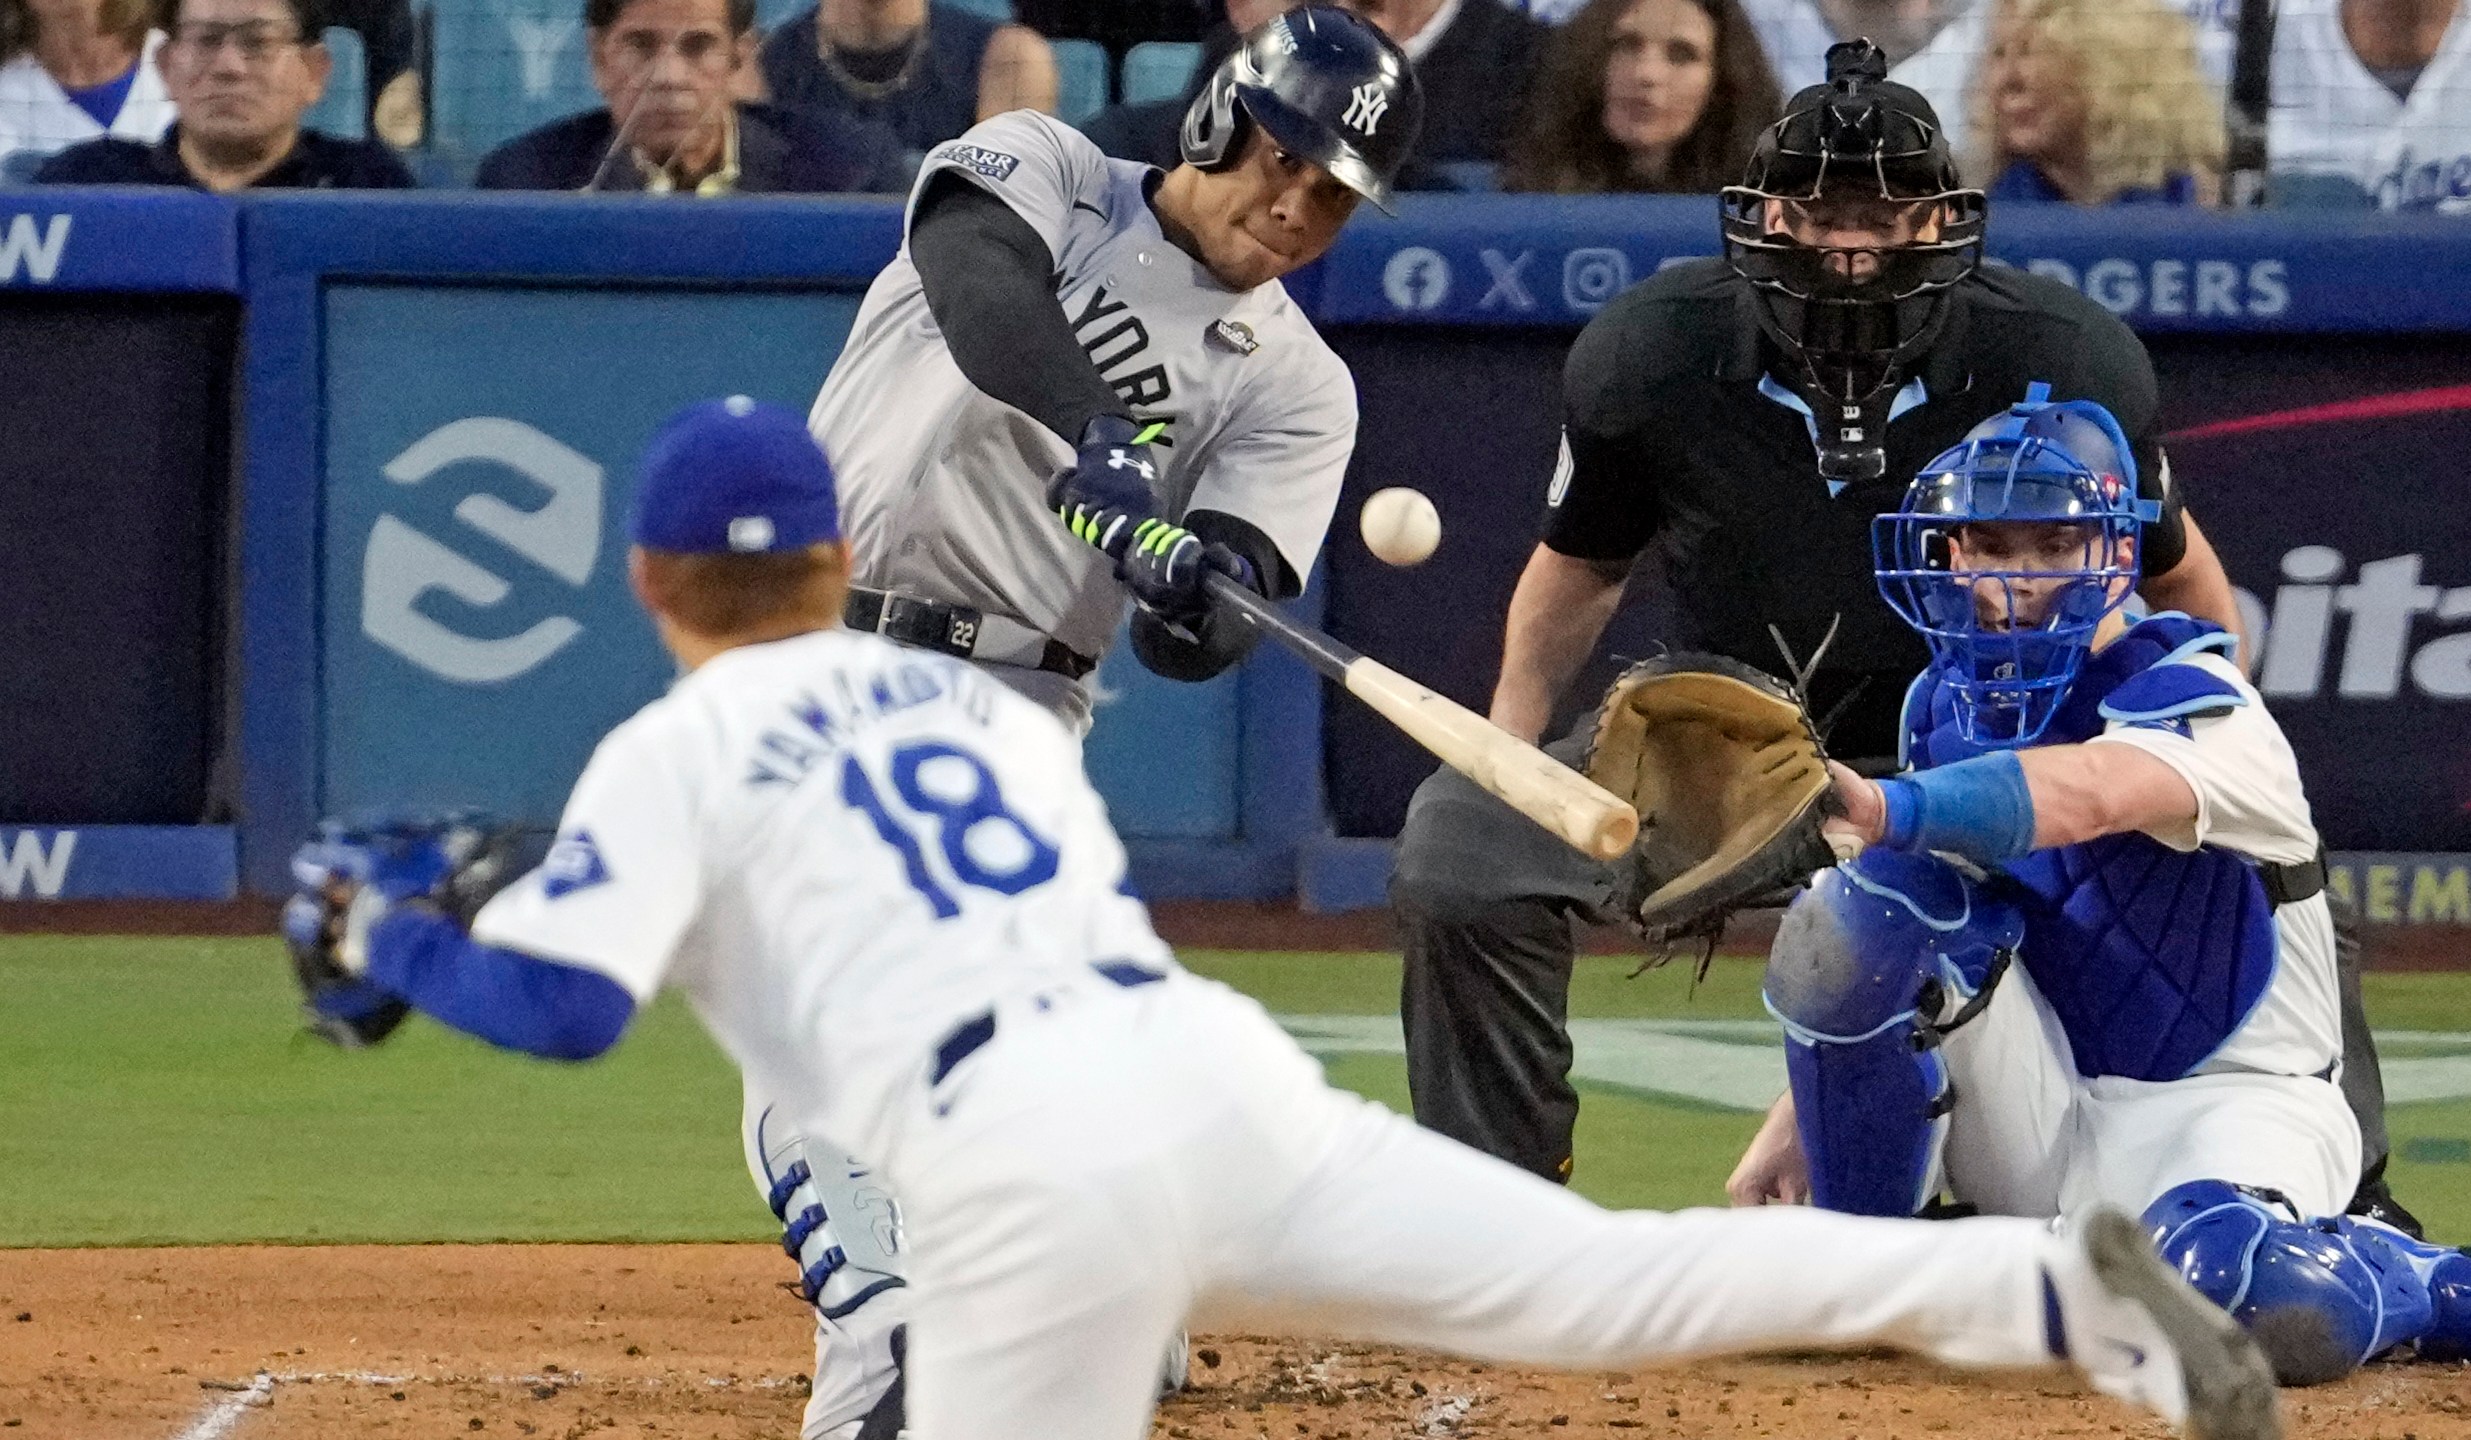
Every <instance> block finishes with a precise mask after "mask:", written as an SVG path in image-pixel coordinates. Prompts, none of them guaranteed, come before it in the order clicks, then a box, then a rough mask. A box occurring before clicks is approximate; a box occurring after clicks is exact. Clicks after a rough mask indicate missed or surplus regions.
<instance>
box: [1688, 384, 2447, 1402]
mask: <svg viewBox="0 0 2471 1440" xmlns="http://www.w3.org/2000/svg"><path fill="white" fill-rule="evenodd" d="M2048 395H2049V389H2048V387H2047V386H2040V385H2037V386H2035V387H2033V389H2032V391H2031V392H2030V394H2029V397H2028V399H2027V401H2026V403H2024V404H2020V405H2017V406H2015V407H2013V408H2012V409H2011V410H2009V412H2008V413H2007V414H2005V415H2002V416H1998V417H1995V418H1993V419H1991V420H1989V421H1986V422H1984V424H1982V425H1981V426H1979V427H1977V428H1976V429H1975V430H1974V431H1973V432H1972V434H1971V435H1970V436H1969V437H1968V438H1967V440H1966V441H1965V442H1964V443H1963V444H1961V445H1959V446H1957V447H1956V448H1955V449H1952V450H1950V451H1948V452H1947V453H1946V454H1943V455H1941V456H1939V457H1938V458H1937V459H1935V460H1933V461H1932V462H1931V463H1930V464H1929V465H1928V466H1926V467H1925V468H1924V469H1923V471H1922V475H1921V478H1920V479H1918V480H1916V481H1915V482H1914V484H1913V487H1912V489H1911V490H1910V491H1909V492H1908V495H1907V498H1906V501H1905V504H1904V506H1903V507H1902V509H1901V510H1899V511H1897V512H1894V513H1891V514H1888V515H1885V516H1882V517H1881V518H1880V519H1879V521H1878V536H1879V544H1878V550H1879V555H1880V561H1879V567H1880V568H1879V572H1878V573H1879V583H1880V589H1881V590H1882V592H1883V593H1884V594H1885V595H1886V596H1887V598H1888V600H1889V603H1890V604H1891V605H1892V606H1894V607H1895V609H1896V610H1897V612H1898V613H1899V614H1900V615H1902V616H1903V617H1904V618H1905V620H1906V621H1907V622H1908V623H1910V624H1911V625H1913V626H1914V628H1916V629H1917V630H1919V631H1920V632H1921V633H1922V635H1923V637H1924V638H1925V639H1926V640H1927V641H1929V642H1930V646H1931V649H1932V652H1933V657H1934V663H1933V665H1932V666H1931V668H1930V669H1928V670H1926V671H1925V672H1923V674H1922V675H1921V676H1920V677H1919V678H1918V679H1916V680H1915V682H1914V684H1913V686H1912V688H1911V689H1910V690H1909V691H1908V692H1907V696H1906V704H1905V719H1904V727H1905V734H1904V743H1905V750H1904V753H1905V757H1906V759H1907V760H1908V761H1909V762H1910V764H1911V766H1912V768H1911V769H1910V770H1909V771H1907V772H1906V773H1905V774H1904V775H1903V776H1902V777H1900V778H1894V779H1888V780H1884V781H1872V780H1866V779H1862V778H1859V777H1857V776H1855V775H1854V774H1853V772H1852V771H1850V770H1847V769H1844V768H1843V767H1841V766H1839V767H1837V777H1836V778H1837V795H1838V798H1839V800H1840V801H1841V802H1842V803H1843V804H1844V806H1845V814H1846V819H1845V820H1843V821H1839V822H1832V823H1834V824H1837V825H1840V826H1842V827H1843V828H1845V829H1847V830H1849V831H1850V832H1852V833H1853V834H1854V835H1856V836H1858V837H1859V838H1860V839H1861V840H1863V841H1865V842H1867V843H1868V844H1869V845H1870V846H1871V847H1873V848H1871V849H1868V850H1866V851H1864V852H1863V854H1862V855H1861V857H1860V858H1859V859H1858V860H1856V861H1855V862H1853V863H1852V864H1849V865H1847V866H1844V867H1842V868H1841V869H1838V870H1833V871H1828V872H1825V873H1823V874H1822V875H1821V876H1820V877H1819V879H1818V880H1817V881H1816V882H1815V883H1814V884H1813V886H1812V888H1811V890H1810V891H1809V892H1808V893H1807V894H1806V895H1805V896H1804V897H1803V898H1802V899H1800V900H1799V901H1797V902H1796V904H1795V905H1794V907H1793V908H1792V909H1791V910H1790V911H1788V912H1787V914H1786V917H1785V920H1784V923H1783V925H1782V926H1781V928H1780V930H1779V932H1778V935H1777V940H1776V946H1775V949H1774V951H1773V952H1772V953H1771V955H1770V958H1769V964H1768V976H1767V996H1768V1003H1769V1006H1770V1008H1771V1009H1773V1010H1774V1011H1775V1012H1776V1014H1777V1015H1778V1016H1779V1017H1780V1018H1781V1019H1782V1020H1783V1021H1784V1024H1785V1033H1786V1039H1787V1052H1786V1053H1787V1058H1788V1073H1789V1075H1790V1076H1791V1079H1792V1088H1791V1090H1790V1092H1789V1093H1788V1094H1787V1096H1786V1098H1785V1099H1784V1100H1783V1101H1782V1102H1780V1104H1779V1106H1778V1108H1777V1109H1776V1111H1775V1112H1774V1114H1773V1115H1772V1117H1771V1120H1770V1123H1769V1125H1768V1126H1767V1127H1766V1129H1765V1130H1764V1131H1763V1133H1762V1134H1761V1136H1760V1138H1759V1140H1758V1141H1756V1142H1754V1145H1753V1147H1752V1152H1751V1154H1750V1155H1749V1156H1748V1157H1746V1158H1745V1160H1744V1162H1743V1165H1742V1167H1741V1170H1740V1171H1739V1172H1738V1173H1737V1174H1736V1176H1735V1177H1734V1182H1733V1187H1732V1188H1733V1190H1734V1193H1735V1197H1736V1199H1737V1200H1742V1201H1747V1202H1757V1201H1761V1200H1767V1199H1791V1198H1799V1197H1800V1196H1801V1195H1803V1194H1804V1193H1807V1194H1808V1196H1809V1198H1811V1199H1812V1200H1813V1201H1814V1202H1815V1203H1817V1204H1819V1205H1821V1206H1824V1207H1827V1208H1830V1209H1836V1210H1848V1211H1854V1212H1859V1213H1867V1214H1882V1215H1910V1214H1913V1213H1915V1212H1916V1211H1917V1210H1920V1209H1922V1208H1923V1207H1924V1206H1925V1205H1926V1204H1928V1203H1929V1202H1931V1201H1933V1200H1934V1198H1935V1197H1937V1196H1938V1195H1939V1194H1940V1193H1941V1190H1942V1188H1943V1184H1944V1187H1945V1188H1946V1189H1947V1190H1948V1191H1950V1192H1952V1193H1953V1195H1954V1196H1955V1197H1956V1198H1957V1199H1958V1200H1959V1201H1961V1202H1963V1203H1965V1204H1967V1205H1970V1206H1973V1207H1976V1208H1978V1209H1980V1210H1983V1211H1987V1212H1991V1213H1995V1214H2002V1215H2025V1216H2059V1215H2069V1214H2076V1213H2081V1212H2082V1211H2083V1210H2084V1209H2086V1208H2087V1207H2089V1206H2092V1205H2097V1204H2109V1205H2117V1206H2120V1207H2123V1208H2126V1209H2129V1210H2134V1211H2141V1212H2143V1213H2144V1216H2145V1218H2146V1220H2147V1222H2148V1223H2149V1224H2150V1225H2151V1227H2152V1229H2153V1232H2154V1236H2155V1239H2156V1240H2157V1241H2158V1242H2159V1243H2160V1244H2161V1245H2162V1247H2163V1250H2164V1253H2165V1255H2166V1257H2168V1258H2170V1259H2172V1260H2173V1261H2175V1262H2178V1263H2180V1264H2181V1265H2182V1266H2183V1267H2184V1270H2185V1273H2186V1274H2187V1275H2188V1276H2189V1277H2190V1278H2191V1279H2193V1280H2195V1281H2196V1282H2197V1283H2198V1285H2199V1286H2200V1288H2202V1289H2204V1290H2205V1291H2206V1292H2207V1293H2208V1294H2210V1295H2212V1296H2213V1297H2214V1298H2215V1299H2216V1300H2217V1301H2219V1302H2220V1303H2222V1304H2223V1305H2224V1306H2225V1307H2226V1308H2229V1309H2232V1310H2234V1311H2235V1312H2236V1313H2237V1314H2238V1315H2239V1316H2240V1317H2241V1318H2242V1319H2245V1320H2247V1321H2249V1322H2250V1323H2251V1324H2253V1325H2255V1326H2257V1328H2258V1331H2259V1336H2260V1339H2262V1340H2263V1341H2264V1343H2265V1346H2266V1349H2267V1351H2268V1353H2269V1354H2271V1355H2272V1356H2273V1358H2274V1361H2275V1364H2276V1368H2277V1370H2278V1371H2279V1372H2280V1374H2281V1375H2282V1376H2283V1377H2284V1378H2285V1379H2286V1380H2290V1381H2294V1382H2311V1381H2316V1380H2325V1379H2332V1378H2334V1377H2336V1376H2338V1375H2341V1374H2345V1373H2348V1371H2349V1370H2351V1369H2352V1368H2353V1367H2355V1366H2357V1365H2358V1364H2359V1363H2361V1362H2362V1361H2363V1360H2365V1359H2367V1358H2368V1357H2369V1356H2371V1355H2374V1354H2376V1353H2378V1352H2380V1351H2382V1350H2385V1349H2388V1348H2391V1347H2392V1346H2394V1345H2396V1344H2400V1343H2403V1342H2406V1341H2416V1342H2418V1343H2419V1344H2420V1345H2421V1346H2422V1348H2423V1350H2424V1351H2425V1350H2431V1349H2433V1350H2435V1351H2438V1352H2440V1353H2461V1352H2462V1351H2463V1350H2464V1349H2465V1347H2471V1257H2467V1256H2465V1255H2464V1254H2462V1252H2459V1251H2453V1250H2445V1249H2441V1248H2439V1247H2436V1246H2431V1245H2427V1244H2424V1243H2422V1242H2419V1241H2415V1240H2413V1239H2411V1238H2410V1237H2409V1236H2406V1235H2404V1234H2403V1233H2402V1232H2401V1231H2399V1230H2395V1229H2392V1228H2391V1227H2388V1226H2384V1225H2380V1224H2378V1223H2376V1222H2374V1221H2370V1220H2355V1219H2351V1218H2348V1217H2343V1216H2342V1215H2341V1211H2342V1208H2343V1203H2344V1202H2345V1201H2346V1200H2347V1199H2348V1198H2349V1197H2350V1195H2351V1192H2352V1187H2353V1185H2354V1184H2355V1182H2356V1180H2357V1177H2358V1174H2359V1154H2360V1134H2359V1126H2358V1123H2357V1122H2356V1121H2355V1120H2354V1119H2353V1118H2352V1115H2351V1111H2350V1107H2349V1106H2348V1105H2347V1104H2346V1103H2345V1102H2344V1100H2343V1096H2342V1092H2341V1089H2340V1087H2339V1085H2338V1084H2337V1081H2336V1074H2337V1071H2338V1069H2339V1066H2340V1057H2341V1054H2342V1025H2341V1015H2340V1011H2339V1003H2340V1002H2339V999H2338V996H2337V990H2336V983H2335V975H2334V939H2333V922H2332V919H2331V917H2330V916H2329V914H2328V913H2327V910H2326V901H2325V895H2324V877H2325V871H2324V861H2323V857H2322V853H2321V849H2320V841H2319V839H2318V836H2317V832H2316V829H2315V827H2314V826H2313V825H2312V824H2311V823H2310V820H2309V813H2308V802H2307V800H2306V798H2305V797H2304V796H2303V795H2302V794H2301V791H2300V782H2299V770H2298V764H2297V762H2296V760H2295V759H2294V758H2293V756H2292V753H2291V748H2290V746H2289V744H2288V743H2287V742H2286V741H2285V740H2284V738H2283V736H2282V732H2281V730H2280V729H2279V728H2278V727H2277V726H2276V725H2275V724H2274V721H2273V717H2271V716H2270V715H2268V714H2267V713H2266V711H2265V706H2264V702H2263V700H2262V698H2261V697H2260V696H2259V695H2258V694H2257V692H2256V689H2255V687H2253V686H2252V685H2250V684H2249V683H2248V680H2247V678H2246V677H2245V675H2243V674H2242V673H2241V671H2240V669H2239V667H2238V666H2237V665H2236V664H2234V663H2233V662H2232V660H2231V659H2230V656H2229V651H2230V649H2231V636H2230V635H2229V633H2228V632H2226V631H2224V630H2222V629H2221V628H2220V627H2218V626H2215V625H2212V624H2209V623H2206V622H2204V621H2199V620H2192V619H2190V618H2188V617H2187V616H2184V615H2177V614H2169V613H2164V614H2158V615H2154V616H2151V617H2150V618H2147V619H2144V620H2142V621H2140V622H2137V623H2135V624H2133V625H2132V624H2130V623H2129V621H2128V619H2127V617H2126V615H2125V613H2124V612H2123V610H2122V608H2121V607H2122V604H2123V602H2124V601H2125V600H2126V598H2127V597H2128V594H2129V592H2130V589H2131V587H2132V586H2133V585H2134V583H2135V580H2136V574H2137V562H2136V546H2137V540H2138V536H2139V533H2140V531H2141V529H2142V527H2143V526H2144V525H2145V524H2147V523H2149V522H2150V521H2152V520H2153V519H2154V518H2155V516H2156V515H2158V513H2159V507H2158V506H2156V505H2155V504H2154V503H2153V502H2152V501H2148V500H2140V499H2138V498H2137V495H2138V491H2137V487H2136V475H2135V460H2134V458H2133V453H2132V451H2131V449H2130V446H2129V443H2128V439H2127V437H2126V435H2125V434H2124V433H2123V432H2122V431H2121V429H2120V427H2119V426H2118V424H2117V423H2116V422H2115V421H2114V420H2113V419H2112V418H2111V416H2110V414H2109V412H2108V411H2106V410H2104V409H2103V408H2102V407H2101V406H2099V405H2097V404H2094V403H2093V402H2090V401H2067V402H2061V403H2055V404H2054V403H2051V402H2050V401H2049V400H2048V398H2047V397H2048ZM1943 857H1950V858H1943ZM2318 1217H2335V1218H2328V1219H2320V1218H2318Z"/></svg>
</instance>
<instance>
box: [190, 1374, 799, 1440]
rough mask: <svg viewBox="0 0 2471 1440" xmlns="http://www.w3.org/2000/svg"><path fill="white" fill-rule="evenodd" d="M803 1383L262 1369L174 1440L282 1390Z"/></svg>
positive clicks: (228, 1420) (219, 1435)
mask: <svg viewBox="0 0 2471 1440" xmlns="http://www.w3.org/2000/svg"><path fill="white" fill-rule="evenodd" d="M805 1379H806V1377H805V1376H803V1375H793V1376H787V1377H784V1376H778V1375H762V1376H758V1377H756V1378H755V1379H752V1380H748V1379H743V1378H741V1377H739V1376H736V1375H706V1376H704V1377H703V1378H702V1379H701V1380H695V1381H680V1380H673V1379H671V1378H669V1377H666V1376H661V1375H630V1376H617V1377H599V1376H593V1375H589V1374H586V1373H585V1372H583V1371H580V1370H555V1371H550V1372H547V1373H544V1374H539V1375H451V1374H450V1375H386V1374H380V1373H378V1372H376V1371H372V1370H285V1371H268V1370H260V1371H259V1372H257V1374H256V1375H255V1376H254V1377H252V1378H251V1379H249V1380H247V1381H245V1382H244V1381H225V1380H200V1381H198V1382H197V1383H198V1384H199V1385H200V1386H201V1387H203V1388H205V1389H209V1390H221V1391H224V1392H225V1393H224V1394H223V1395H222V1396H221V1397H220V1398H218V1399H215V1400H212V1401H209V1402H207V1405H206V1408H205V1409H203V1410H201V1411H199V1412H198V1414H197V1416H196V1418H195V1419H193V1420H191V1421H190V1422H189V1424H188V1428H186V1429H184V1430H182V1431H180V1432H179V1433H178V1434H176V1435H174V1436H173V1437H172V1440H230V1437H231V1435H232V1434H233V1432H235V1431H236V1430H238V1429H239V1428H240V1423H241V1421H243V1420H244V1419H246V1418H247V1417H248V1414H249V1412H250V1411H252V1410H256V1409H260V1408H262V1407H264V1406H266V1405H268V1404H271V1403H273V1401H274V1398H275V1389H276V1387H278V1386H282V1385H316V1384H328V1385H365V1386H368V1387H370V1388H372V1389H375V1388H378V1387H381V1386H384V1387H390V1388H391V1387H397V1386H403V1385H490V1386H501V1387H519V1388H522V1389H527V1390H528V1389H535V1388H539V1387H544V1386H545V1387H549V1388H553V1389H558V1390H564V1389H568V1388H570V1387H574V1386H582V1385H590V1386H596V1387H602V1388H606V1387H609V1386H618V1387H621V1388H625V1389H632V1390H659V1389H663V1388H666V1387H668V1386H671V1385H691V1386H694V1387H696V1388H699V1389H705V1390H784V1389H788V1388H789V1387H791V1386H794V1385H797V1384H799V1383H801V1382H802V1381H804V1380H805Z"/></svg>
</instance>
